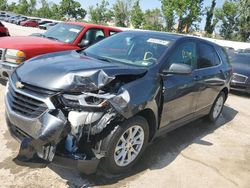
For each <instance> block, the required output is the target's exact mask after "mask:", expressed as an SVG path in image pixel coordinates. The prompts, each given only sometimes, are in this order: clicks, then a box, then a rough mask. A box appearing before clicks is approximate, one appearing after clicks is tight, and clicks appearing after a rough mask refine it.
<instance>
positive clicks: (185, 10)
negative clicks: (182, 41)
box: [161, 0, 203, 33]
mask: <svg viewBox="0 0 250 188" xmlns="http://www.w3.org/2000/svg"><path fill="white" fill-rule="evenodd" d="M161 3H162V10H163V14H164V16H165V18H166V19H167V21H166V22H167V29H168V30H170V29H171V27H172V26H173V20H174V18H175V17H176V18H177V22H178V23H177V29H176V30H177V32H179V33H182V32H188V31H189V29H190V28H191V26H192V25H193V24H194V22H196V21H200V15H201V10H202V4H203V0H161Z"/></svg>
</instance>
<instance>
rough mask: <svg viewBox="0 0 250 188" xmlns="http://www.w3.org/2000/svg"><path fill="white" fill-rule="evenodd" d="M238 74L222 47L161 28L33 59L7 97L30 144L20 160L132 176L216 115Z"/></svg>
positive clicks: (9, 113)
mask: <svg viewBox="0 0 250 188" xmlns="http://www.w3.org/2000/svg"><path fill="white" fill-rule="evenodd" d="M231 76H232V69H231V65H230V64H229V61H228V56H227V54H226V53H225V50H224V49H223V48H222V47H220V46H218V45H216V44H214V43H211V42H208V41H205V40H202V39H199V38H195V37H187V36H181V35H175V34H168V33H161V32H149V31H127V32H122V33H118V34H116V35H113V36H112V37H110V38H107V39H104V40H103V41H101V42H99V43H97V44H95V45H93V46H91V47H89V48H87V49H85V50H84V51H64V52H57V53H50V54H46V55H41V56H38V57H35V58H32V59H30V60H28V61H26V62H25V63H24V64H22V65H20V66H19V67H18V68H17V69H16V70H15V71H14V73H13V74H12V75H11V78H10V80H9V83H8V85H7V90H6V95H5V104H6V120H7V125H8V127H9V130H10V132H11V134H12V135H13V137H15V138H17V139H18V140H19V141H20V150H19V153H18V155H17V157H16V158H15V159H14V161H15V162H16V163H17V164H19V165H26V166H46V165H47V164H49V163H51V162H53V163H58V164H61V165H64V166H67V167H72V168H78V169H79V170H80V171H82V172H84V173H86V174H91V173H94V172H95V171H96V169H97V167H101V168H102V169H104V170H105V171H107V172H110V173H121V172H124V171H126V170H128V169H129V168H131V167H132V166H133V165H134V164H135V163H136V162H137V161H138V159H139V158H140V157H141V155H142V154H143V151H144V149H145V147H146V146H147V144H148V143H149V142H151V141H152V140H154V138H156V137H157V136H159V135H161V134H164V133H166V132H169V131H171V130H173V129H175V128H177V127H180V126H182V125H184V124H187V123H188V122H191V121H193V120H195V119H197V118H200V117H203V116H206V117H207V120H210V121H212V122H214V121H216V120H217V119H218V117H219V116H220V113H221V111H222V109H223V105H224V102H225V100H226V99H227V96H228V92H229V83H230V81H231Z"/></svg>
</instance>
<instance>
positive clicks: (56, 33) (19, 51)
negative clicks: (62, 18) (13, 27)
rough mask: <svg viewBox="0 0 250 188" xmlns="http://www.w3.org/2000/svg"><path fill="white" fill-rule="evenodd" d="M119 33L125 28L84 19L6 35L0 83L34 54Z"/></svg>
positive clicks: (75, 47) (1, 48) (84, 44)
mask: <svg viewBox="0 0 250 188" xmlns="http://www.w3.org/2000/svg"><path fill="white" fill-rule="evenodd" d="M117 32H121V30H120V29H116V28H112V27H107V26H102V25H95V24H88V23H81V22H62V23H58V24H57V25H55V26H53V27H52V28H50V29H49V30H47V31H46V32H45V33H43V34H39V33H37V34H33V36H25V37H3V38H1V39H0V83H5V82H6V81H7V79H8V77H9V75H10V74H11V73H12V72H13V71H14V70H15V68H16V67H17V66H18V65H20V64H21V63H23V62H24V61H26V60H28V59H30V58H32V57H35V56H38V55H42V54H47V53H52V52H60V51H67V50H81V49H85V48H87V47H88V46H90V45H92V44H94V43H96V42H99V41H100V40H102V39H104V38H106V37H109V36H111V35H113V34H115V33H117Z"/></svg>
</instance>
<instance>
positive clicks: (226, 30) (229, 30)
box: [216, 1, 239, 40]
mask: <svg viewBox="0 0 250 188" xmlns="http://www.w3.org/2000/svg"><path fill="white" fill-rule="evenodd" d="M216 17H217V18H218V19H219V20H220V21H221V26H220V35H221V36H222V37H223V38H224V39H228V40H235V39H236V35H237V32H238V25H237V24H238V17H239V11H238V3H237V2H234V1H225V2H224V4H223V6H222V8H220V9H217V10H216Z"/></svg>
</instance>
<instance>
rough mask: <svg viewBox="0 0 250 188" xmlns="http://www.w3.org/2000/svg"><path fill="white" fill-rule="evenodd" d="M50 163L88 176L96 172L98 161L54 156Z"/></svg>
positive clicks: (95, 159)
mask: <svg viewBox="0 0 250 188" xmlns="http://www.w3.org/2000/svg"><path fill="white" fill-rule="evenodd" d="M52 163H53V164H55V165H58V166H61V167H64V168H69V169H78V171H79V172H81V173H84V174H86V175H90V174H93V173H95V172H96V169H97V167H98V165H99V163H100V159H97V158H93V159H90V160H87V159H73V158H69V156H63V155H62V156H59V155H56V156H55V157H54V160H53V162H52Z"/></svg>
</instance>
